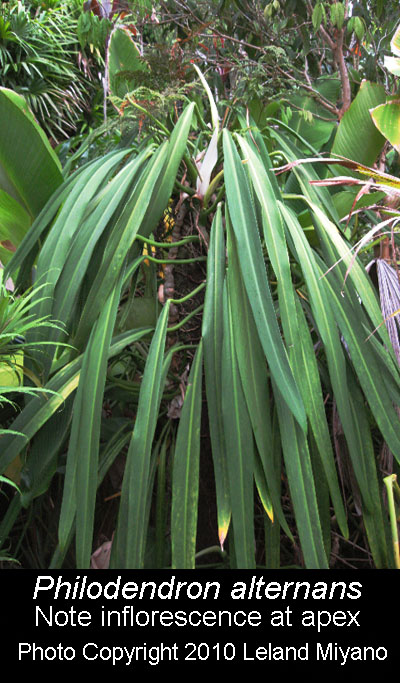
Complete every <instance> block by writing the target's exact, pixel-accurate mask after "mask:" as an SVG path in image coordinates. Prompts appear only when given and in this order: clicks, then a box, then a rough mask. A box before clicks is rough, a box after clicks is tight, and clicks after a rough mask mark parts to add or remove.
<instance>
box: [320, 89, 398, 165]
mask: <svg viewBox="0 0 400 683" xmlns="http://www.w3.org/2000/svg"><path fill="white" fill-rule="evenodd" d="M385 101H386V93H385V89H384V87H383V86H382V85H378V84H377V83H370V82H369V81H363V82H362V83H361V86H360V89H359V91H358V93H357V95H356V97H355V98H354V100H353V102H352V103H351V105H350V108H349V109H348V110H347V111H346V112H345V114H344V115H343V118H342V120H341V121H340V124H339V127H338V129H337V133H336V136H335V141H334V143H333V147H332V150H331V154H332V155H339V156H342V157H346V158H347V159H353V160H354V161H358V162H359V163H361V164H366V165H367V166H372V165H373V164H374V163H375V161H376V158H377V156H378V154H379V153H380V151H381V149H382V147H383V145H384V142H385V139H384V137H383V136H382V135H381V133H380V132H379V131H378V130H377V129H376V127H375V126H374V124H373V123H372V121H371V116H370V114H369V110H370V109H373V108H374V107H376V106H377V105H379V104H383V102H385ZM344 173H345V174H350V175H351V172H350V171H347V170H346V169H345V170H344Z"/></svg>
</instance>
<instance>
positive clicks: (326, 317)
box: [280, 204, 373, 506]
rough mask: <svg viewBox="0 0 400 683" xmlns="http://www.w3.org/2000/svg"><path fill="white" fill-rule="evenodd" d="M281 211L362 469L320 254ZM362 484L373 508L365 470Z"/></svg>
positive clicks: (285, 211)
mask: <svg viewBox="0 0 400 683" xmlns="http://www.w3.org/2000/svg"><path fill="white" fill-rule="evenodd" d="M280 209H281V212H282V216H283V218H284V220H285V223H286V227H287V229H288V231H289V233H290V236H291V238H292V240H293V243H294V246H295V249H296V257H297V259H298V262H299V264H300V266H301V268H302V271H303V275H304V279H305V281H306V283H307V289H308V295H309V299H310V305H311V309H312V313H313V316H314V320H315V322H316V325H317V329H318V333H319V335H320V337H321V339H322V342H323V344H324V349H325V353H326V358H327V361H328V369H329V378H330V381H331V383H332V389H333V394H334V397H335V400H336V403H337V408H338V412H339V415H340V420H341V422H342V425H343V429H344V432H345V435H346V440H347V444H348V447H349V451H350V454H351V457H352V459H353V462H354V467H355V468H356V467H357V466H358V465H359V456H358V454H359V450H360V448H362V444H360V443H359V441H358V439H357V434H356V430H355V426H354V424H353V419H352V413H351V410H350V403H349V389H348V386H347V373H346V360H345V356H344V349H343V346H342V343H341V341H340V338H339V331H338V328H337V324H336V319H335V316H334V315H333V310H332V306H333V303H334V299H332V298H331V296H330V295H329V292H328V291H327V286H328V282H327V281H326V278H324V279H320V278H321V275H322V270H321V268H320V267H318V265H317V257H316V254H314V252H313V251H312V249H311V247H310V245H309V243H308V242H307V239H306V237H305V235H304V232H303V230H302V228H301V226H300V225H299V222H298V220H297V217H296V216H295V214H294V213H293V212H292V211H291V209H289V208H288V207H286V206H285V205H284V204H280ZM358 483H359V485H360V487H361V488H362V489H363V490H364V495H365V502H366V504H367V505H370V506H372V505H373V503H372V499H371V498H370V495H369V491H368V482H367V480H366V478H365V473H364V472H363V469H362V468H360V469H359V471H358Z"/></svg>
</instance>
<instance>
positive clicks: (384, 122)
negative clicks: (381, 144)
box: [370, 101, 400, 152]
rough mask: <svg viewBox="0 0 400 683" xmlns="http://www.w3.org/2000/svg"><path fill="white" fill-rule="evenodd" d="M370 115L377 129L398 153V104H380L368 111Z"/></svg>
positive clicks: (399, 112)
mask: <svg viewBox="0 0 400 683" xmlns="http://www.w3.org/2000/svg"><path fill="white" fill-rule="evenodd" d="M370 114H371V117H372V120H373V122H374V124H375V125H376V127H377V129H378V130H379V131H380V132H381V133H382V135H384V136H385V138H387V139H388V140H389V142H390V144H391V145H393V147H394V148H395V150H396V151H397V152H400V102H398V101H396V102H387V103H386V104H380V105H379V106H378V107H375V108H374V109H370Z"/></svg>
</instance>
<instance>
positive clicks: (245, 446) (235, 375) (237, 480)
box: [222, 285, 255, 569]
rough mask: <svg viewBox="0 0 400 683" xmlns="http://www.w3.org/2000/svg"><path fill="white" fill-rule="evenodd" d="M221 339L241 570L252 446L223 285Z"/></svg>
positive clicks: (250, 540)
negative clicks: (222, 327)
mask: <svg viewBox="0 0 400 683" xmlns="http://www.w3.org/2000/svg"><path fill="white" fill-rule="evenodd" d="M223 314H224V339H223V355H222V383H223V386H224V394H223V397H222V412H223V421H224V430H225V442H226V447H227V462H228V473H229V490H230V495H231V508H232V524H233V532H234V542H235V556H236V562H237V566H238V568H240V569H251V568H254V567H255V557H254V526H253V525H254V521H253V507H254V494H253V477H254V446H253V435H252V430H251V422H250V418H249V414H248V410H247V406H246V400H245V397H244V394H243V389H242V384H241V380H240V374H239V369H238V365H237V358H236V351H235V347H234V334H233V326H232V313H231V310H230V306H229V298H228V292H227V287H226V285H225V287H224V306H223Z"/></svg>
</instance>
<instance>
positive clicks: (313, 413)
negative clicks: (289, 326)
mask: <svg viewBox="0 0 400 683" xmlns="http://www.w3.org/2000/svg"><path fill="white" fill-rule="evenodd" d="M297 319H298V323H299V338H298V340H297V343H296V344H295V345H294V352H295V354H296V356H297V364H298V367H301V368H302V371H303V382H302V384H301V392H302V396H303V401H304V405H305V407H306V411H307V415H308V419H309V421H310V426H311V429H312V432H313V435H314V439H315V442H316V446H317V449H318V453H319V457H320V459H321V462H322V465H323V468H324V472H325V475H326V479H327V482H328V485H329V490H330V494H331V497H332V502H333V506H334V508H335V513H336V517H337V521H338V524H339V527H340V529H341V531H342V534H343V535H344V536H345V537H346V538H347V537H348V527H347V520H346V513H345V509H344V504H343V500H342V496H341V493H340V488H339V482H338V477H337V471H336V467H335V458H334V455H333V449H332V443H331V439H330V436H329V429H328V423H327V420H326V413H325V405H324V399H323V395H322V388H321V380H320V376H319V372H318V366H317V360H316V357H315V351H314V347H313V342H312V339H311V335H310V331H309V329H308V325H307V322H306V319H305V315H304V312H303V309H302V307H301V304H300V302H299V301H297Z"/></svg>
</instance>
